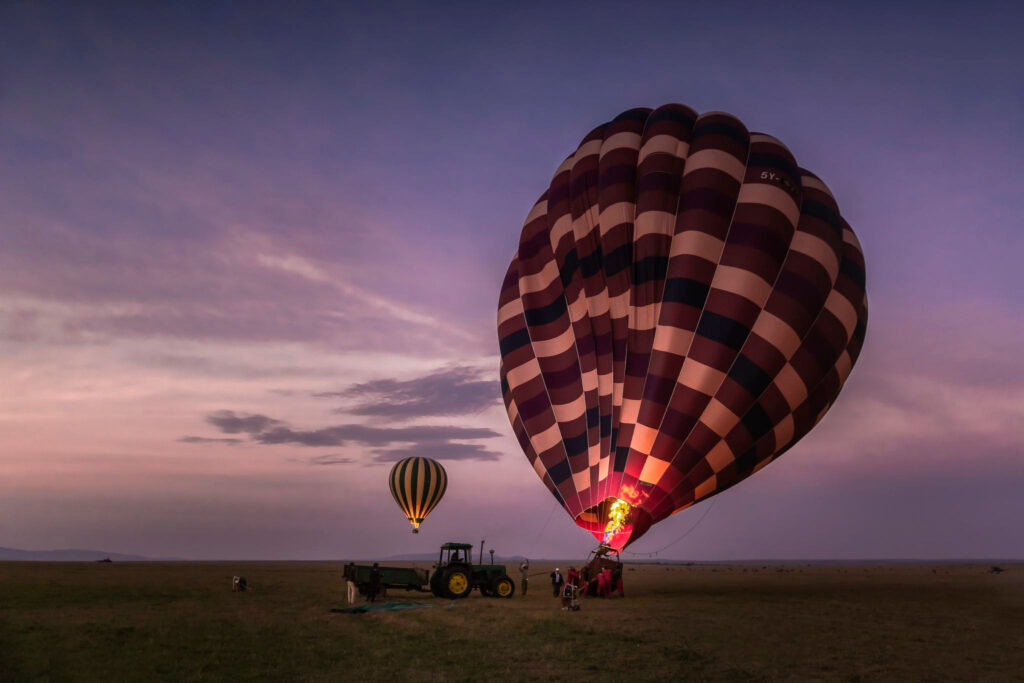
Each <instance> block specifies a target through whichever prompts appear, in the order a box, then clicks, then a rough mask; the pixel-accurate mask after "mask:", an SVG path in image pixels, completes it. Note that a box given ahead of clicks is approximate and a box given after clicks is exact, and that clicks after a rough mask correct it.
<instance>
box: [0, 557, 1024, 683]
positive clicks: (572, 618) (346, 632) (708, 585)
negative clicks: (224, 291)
mask: <svg viewBox="0 0 1024 683" xmlns="http://www.w3.org/2000/svg"><path fill="white" fill-rule="evenodd" d="M1004 567H1005V568H1006V569H1007V571H1006V572H1004V573H1003V574H1000V575H993V574H989V573H987V569H988V566H987V565H986V566H978V565H973V566H972V565H951V566H939V565H925V566H909V565H902V566H879V567H806V566H801V567H774V566H770V567H765V568H762V567H761V566H757V567H749V566H748V567H742V566H661V565H630V566H629V568H628V571H627V573H626V575H625V576H626V590H627V598H626V599H618V598H616V599H612V600H593V599H592V600H585V601H584V602H583V608H582V610H581V611H579V612H575V613H572V612H570V613H566V612H561V611H560V610H559V608H558V601H557V600H556V599H555V598H553V597H552V596H551V591H550V588H549V585H548V583H547V579H546V577H545V576H537V577H535V578H534V579H533V582H532V586H531V590H530V593H529V595H528V596H527V597H526V598H522V597H521V596H520V595H518V587H517V595H516V596H515V598H513V599H512V600H497V599H488V598H482V597H480V596H479V595H478V594H476V593H474V595H473V596H472V597H471V598H469V599H467V600H463V601H459V602H458V603H456V604H455V606H454V607H444V608H442V606H443V605H447V604H449V602H448V601H445V600H439V599H436V598H434V597H432V596H430V595H429V594H422V595H421V594H418V593H409V594H407V593H405V592H398V593H395V594H392V595H391V596H390V598H391V599H393V600H418V601H423V602H429V603H432V604H435V605H437V606H438V607H439V608H438V609H421V610H411V611H405V612H393V613H372V614H365V615H348V614H332V613H331V612H330V611H329V609H330V608H331V607H340V606H343V601H344V593H345V591H344V584H343V582H342V581H341V580H340V578H339V576H340V569H341V565H340V563H152V564H150V563H146V564H91V563H90V564H78V563H60V564H56V563H54V564H29V563H0V680H3V681H8V680H16V681H21V680H28V681H31V680H153V679H158V680H159V679H162V680H236V681H237V680H254V679H275V680H365V679H397V680H409V679H414V680H445V681H462V680H494V679H514V680H574V681H579V680H586V681H594V680H598V681H599V680H625V679H629V680H631V681H656V680H666V679H668V678H676V679H678V678H683V679H686V680H705V679H710V680H801V681H803V680H862V679H863V680H908V681H910V680H913V681H922V680H992V681H1005V680H1024V565H1004ZM549 569H550V568H546V567H543V566H540V565H535V566H534V568H533V571H535V572H545V573H546V571H548V570H549ZM563 569H564V567H563ZM232 574H244V575H245V576H246V577H247V578H248V579H249V582H250V585H251V586H252V587H253V590H252V591H251V592H248V593H232V592H231V591H230V579H231V575H232Z"/></svg>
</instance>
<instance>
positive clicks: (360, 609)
mask: <svg viewBox="0 0 1024 683" xmlns="http://www.w3.org/2000/svg"><path fill="white" fill-rule="evenodd" d="M454 606H455V603H454V602H453V603H450V604H447V605H431V604H430V603H427V602H373V603H369V602H368V603H366V604H365V605H356V606H355V607H346V608H344V609H342V608H340V607H336V608H334V609H332V610H331V611H332V612H336V613H338V614H365V613H367V612H397V611H399V610H403V609H417V608H419V607H454Z"/></svg>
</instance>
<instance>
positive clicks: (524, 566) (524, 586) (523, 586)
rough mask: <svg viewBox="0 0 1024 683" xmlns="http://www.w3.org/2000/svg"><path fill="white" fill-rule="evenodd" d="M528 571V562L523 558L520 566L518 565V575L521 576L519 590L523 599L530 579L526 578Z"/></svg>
mask: <svg viewBox="0 0 1024 683" xmlns="http://www.w3.org/2000/svg"><path fill="white" fill-rule="evenodd" d="M529 571H530V561H529V560H528V559H526V558H525V557H524V558H523V562H522V564H520V565H519V573H520V574H521V575H522V581H521V585H520V590H521V592H522V596H523V597H524V598H525V597H526V589H527V587H528V586H529V585H530V578H529V576H527V574H528V572H529Z"/></svg>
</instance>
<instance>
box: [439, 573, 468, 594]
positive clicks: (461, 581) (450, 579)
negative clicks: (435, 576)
mask: <svg viewBox="0 0 1024 683" xmlns="http://www.w3.org/2000/svg"><path fill="white" fill-rule="evenodd" d="M444 591H445V595H447V596H448V597H449V598H451V599H453V600H454V599H458V598H464V597H466V596H467V595H469V594H470V593H471V592H472V591H473V582H472V581H471V580H470V578H469V574H467V573H466V572H465V571H463V570H461V569H452V570H451V571H448V572H446V573H445V575H444Z"/></svg>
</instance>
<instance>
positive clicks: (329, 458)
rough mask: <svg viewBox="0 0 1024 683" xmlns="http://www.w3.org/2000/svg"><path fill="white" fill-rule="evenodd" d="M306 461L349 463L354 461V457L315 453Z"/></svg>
mask: <svg viewBox="0 0 1024 683" xmlns="http://www.w3.org/2000/svg"><path fill="white" fill-rule="evenodd" d="M308 462H309V464H310V465H350V464H352V463H354V462H356V459H355V458H349V457H346V456H344V455H338V454H337V453H332V454H330V455H315V456H313V457H312V458H310V459H309V461H308Z"/></svg>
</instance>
